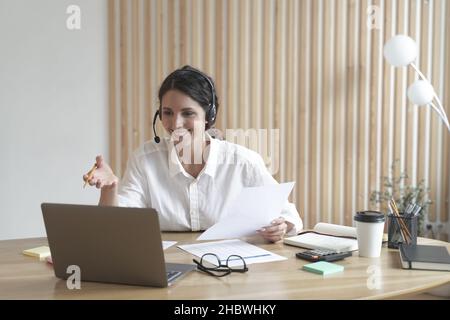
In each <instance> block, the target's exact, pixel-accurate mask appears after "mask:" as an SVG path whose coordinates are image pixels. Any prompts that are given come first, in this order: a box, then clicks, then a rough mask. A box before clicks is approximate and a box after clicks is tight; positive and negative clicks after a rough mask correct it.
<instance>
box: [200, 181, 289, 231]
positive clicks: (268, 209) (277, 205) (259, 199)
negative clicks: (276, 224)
mask: <svg viewBox="0 0 450 320" xmlns="http://www.w3.org/2000/svg"><path fill="white" fill-rule="evenodd" d="M294 184H295V182H288V183H281V184H273V185H266V186H261V187H252V188H244V189H242V192H240V193H239V195H238V196H237V197H236V198H235V199H234V201H232V203H231V204H230V205H229V206H228V209H227V210H226V213H225V214H224V218H223V219H221V220H220V221H219V222H218V223H216V224H215V225H213V226H212V227H210V228H209V229H208V230H206V231H205V232H203V233H202V234H201V235H200V237H198V238H197V240H216V239H230V238H241V237H247V236H252V235H254V234H256V230H258V229H261V228H262V227H265V226H267V225H269V224H270V223H271V221H272V220H273V219H275V218H278V217H279V216H280V213H281V210H282V209H283V206H284V204H285V203H286V201H287V198H288V196H289V193H291V191H292V188H293V187H294Z"/></svg>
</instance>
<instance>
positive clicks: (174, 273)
mask: <svg viewBox="0 0 450 320" xmlns="http://www.w3.org/2000/svg"><path fill="white" fill-rule="evenodd" d="M166 273H167V281H168V282H170V281H172V280H173V279H175V278H176V277H178V276H179V275H180V274H181V272H180V271H167V272H166Z"/></svg>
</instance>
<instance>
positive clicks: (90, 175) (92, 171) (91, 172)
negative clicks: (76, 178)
mask: <svg viewBox="0 0 450 320" xmlns="http://www.w3.org/2000/svg"><path fill="white" fill-rule="evenodd" d="M95 169H97V163H95V164H94V166H93V167H92V169H91V170H89V172H88V173H87V178H86V181H85V182H84V186H83V188H85V187H86V185H87V183H88V181H89V180H90V179H91V178H92V175H93V174H94V171H95Z"/></svg>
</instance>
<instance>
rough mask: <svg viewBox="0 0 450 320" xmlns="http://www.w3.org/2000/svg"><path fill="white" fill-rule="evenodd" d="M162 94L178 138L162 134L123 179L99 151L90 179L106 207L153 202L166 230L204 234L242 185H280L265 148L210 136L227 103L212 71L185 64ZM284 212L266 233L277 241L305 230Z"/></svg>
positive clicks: (290, 211)
mask: <svg viewBox="0 0 450 320" xmlns="http://www.w3.org/2000/svg"><path fill="white" fill-rule="evenodd" d="M158 96H159V102H160V105H159V109H158V111H157V112H156V114H155V116H154V124H155V122H156V120H157V119H158V118H159V119H160V120H161V122H162V125H163V127H164V129H165V131H166V132H167V133H168V134H169V135H170V137H168V138H164V139H160V138H159V137H157V139H156V137H155V139H154V141H147V142H146V143H144V144H143V145H142V146H141V147H140V148H138V149H137V150H136V151H135V152H134V153H133V154H132V155H131V157H130V158H129V159H128V165H127V169H126V171H125V174H124V177H123V179H122V181H121V183H120V184H119V179H118V178H117V177H116V175H115V174H114V173H113V171H112V169H111V168H110V166H109V165H108V164H107V163H106V162H105V161H104V160H103V158H102V156H97V158H96V165H97V170H96V171H95V172H94V174H93V175H91V176H90V178H89V177H88V175H84V177H83V178H84V180H85V181H88V183H89V184H90V185H91V186H94V185H95V186H96V187H97V188H99V189H101V196H100V201H99V205H119V206H130V207H152V208H155V209H156V210H157V211H158V213H159V221H160V224H161V229H162V230H166V231H188V230H189V231H190V230H192V231H199V230H205V229H207V228H209V227H211V226H212V225H213V224H215V223H217V222H218V221H219V220H220V218H221V216H222V214H223V212H224V208H225V207H226V206H227V205H228V203H229V202H230V200H232V198H233V197H234V196H235V195H237V194H238V193H239V192H240V191H241V190H242V188H245V187H256V186H262V185H267V184H276V183H277V181H276V180H275V179H274V178H273V177H272V176H271V175H270V173H269V171H268V170H267V168H266V166H265V164H264V161H263V159H262V158H261V156H260V155H259V154H258V153H256V152H254V151H251V150H249V149H247V148H244V147H242V146H239V145H237V144H233V143H230V142H227V141H220V140H217V139H214V138H213V137H211V136H210V135H209V134H208V132H207V130H208V129H210V128H212V127H213V125H214V123H215V120H216V115H217V111H218V107H219V104H218V98H217V95H216V91H215V89H214V82H213V80H212V79H211V78H209V77H208V76H207V75H205V74H203V73H202V72H201V71H199V70H197V69H194V68H192V67H190V66H185V67H183V68H181V69H177V70H175V71H174V72H172V73H171V74H170V75H169V76H167V78H166V79H165V80H164V81H163V83H162V84H161V87H160V90H159V94H158ZM277 214H280V216H279V218H277V219H275V220H274V221H272V222H271V224H270V225H268V226H266V227H264V228H262V229H261V230H258V232H259V233H260V234H261V236H263V237H264V238H265V239H267V240H269V241H273V242H275V241H278V240H281V239H282V238H283V237H284V235H285V234H287V233H289V234H295V233H296V232H298V231H300V230H301V229H302V221H301V219H300V217H299V214H298V212H297V209H296V208H295V206H294V205H293V204H292V203H286V205H285V207H284V208H283V210H282V212H279V213H277ZM255 231H257V230H255Z"/></svg>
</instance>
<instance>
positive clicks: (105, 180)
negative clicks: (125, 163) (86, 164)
mask: <svg viewBox="0 0 450 320" xmlns="http://www.w3.org/2000/svg"><path fill="white" fill-rule="evenodd" d="M95 164H96V165H97V169H95V171H94V174H93V175H92V176H91V178H90V179H89V180H88V183H89V185H91V186H96V187H97V189H103V188H105V189H110V188H114V187H116V186H117V184H118V182H119V179H118V178H117V177H116V176H115V175H114V172H113V171H112V169H111V167H110V166H109V165H108V164H107V163H106V161H104V160H103V157H102V156H101V155H99V156H97V157H96V158H95ZM87 179H88V174H85V175H83V181H86V180H87Z"/></svg>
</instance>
